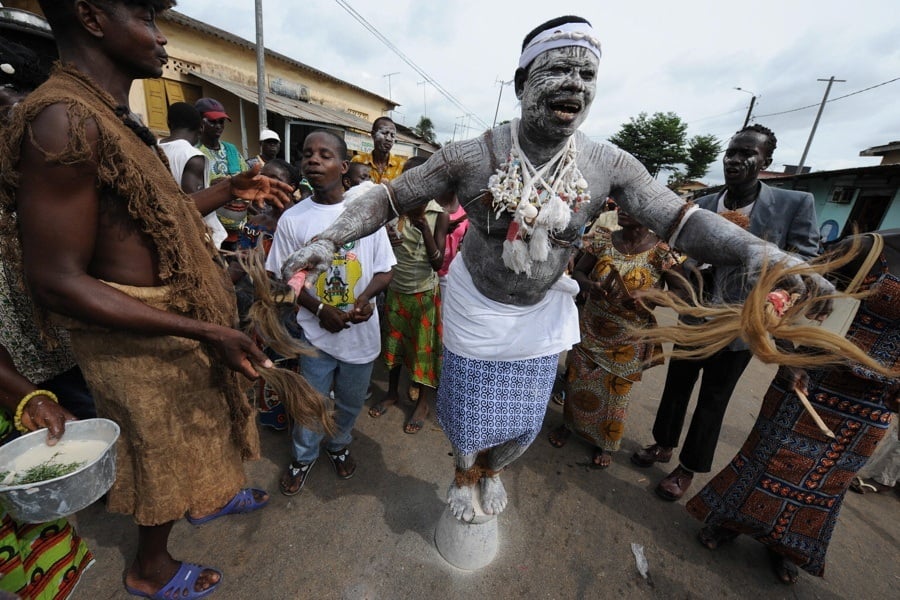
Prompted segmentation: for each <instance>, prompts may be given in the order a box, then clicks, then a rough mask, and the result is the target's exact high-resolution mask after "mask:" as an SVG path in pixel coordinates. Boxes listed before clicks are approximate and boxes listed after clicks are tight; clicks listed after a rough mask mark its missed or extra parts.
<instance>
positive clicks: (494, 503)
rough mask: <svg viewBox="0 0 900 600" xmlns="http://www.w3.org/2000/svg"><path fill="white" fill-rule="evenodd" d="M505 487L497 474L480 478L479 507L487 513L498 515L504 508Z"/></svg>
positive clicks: (505, 498) (505, 500)
mask: <svg viewBox="0 0 900 600" xmlns="http://www.w3.org/2000/svg"><path fill="white" fill-rule="evenodd" d="M506 502H507V497H506V488H504V487H503V482H502V481H500V476H499V475H492V476H487V475H485V476H484V477H482V478H481V509H482V510H483V511H484V512H485V514H488V515H499V514H500V513H502V512H503V509H504V508H506Z"/></svg>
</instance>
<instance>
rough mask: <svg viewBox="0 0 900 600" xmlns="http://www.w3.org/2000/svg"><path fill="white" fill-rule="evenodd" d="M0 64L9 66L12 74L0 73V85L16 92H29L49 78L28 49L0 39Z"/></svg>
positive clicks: (38, 59)
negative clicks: (9, 87) (8, 86)
mask: <svg viewBox="0 0 900 600" xmlns="http://www.w3.org/2000/svg"><path fill="white" fill-rule="evenodd" d="M0 64H4V65H9V66H10V67H11V68H12V69H13V72H12V73H7V72H6V71H0V84H3V85H11V86H12V87H13V88H14V89H15V90H16V91H19V92H30V91H32V90H34V89H35V88H36V87H38V86H39V85H41V84H42V83H44V81H46V80H47V77H49V76H50V73H49V71H47V69H46V68H45V67H44V65H43V64H41V60H40V57H38V55H37V54H35V53H34V52H33V51H32V50H30V49H29V48H26V47H25V46H22V45H21V44H17V43H15V42H12V41H10V40H7V39H4V38H2V37H0Z"/></svg>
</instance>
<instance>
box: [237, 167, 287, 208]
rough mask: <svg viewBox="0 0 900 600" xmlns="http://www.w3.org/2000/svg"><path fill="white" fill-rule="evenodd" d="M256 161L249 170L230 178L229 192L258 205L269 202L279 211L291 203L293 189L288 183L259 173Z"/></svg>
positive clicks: (261, 205)
mask: <svg viewBox="0 0 900 600" xmlns="http://www.w3.org/2000/svg"><path fill="white" fill-rule="evenodd" d="M259 169H260V165H259V163H256V164H255V165H253V167H252V168H251V169H250V170H249V171H243V172H242V173H238V174H237V175H234V176H233V177H232V178H231V181H230V183H231V193H232V195H234V196H235V197H237V198H240V199H242V200H248V201H250V202H253V203H254V204H256V205H257V206H259V207H263V206H265V205H266V204H271V205H272V206H273V207H274V208H275V210H276V211H278V212H279V213H280V212H282V211H284V210H285V208H286V207H288V206H290V204H291V194H292V193H293V191H294V190H293V189H292V188H291V186H289V185H288V184H286V183H284V182H281V181H278V180H277V179H272V178H271V177H266V176H265V175H260V174H259Z"/></svg>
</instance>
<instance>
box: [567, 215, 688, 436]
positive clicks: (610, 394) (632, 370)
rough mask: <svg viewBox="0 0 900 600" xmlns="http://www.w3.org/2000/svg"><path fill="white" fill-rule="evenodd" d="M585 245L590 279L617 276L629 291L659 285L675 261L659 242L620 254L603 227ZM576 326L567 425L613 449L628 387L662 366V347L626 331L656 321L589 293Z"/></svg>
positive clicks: (569, 370) (622, 423) (620, 432)
mask: <svg viewBox="0 0 900 600" xmlns="http://www.w3.org/2000/svg"><path fill="white" fill-rule="evenodd" d="M584 243H585V245H584V250H585V252H588V253H589V254H592V255H594V256H595V257H596V258H597V262H596V264H595V265H594V268H593V269H592V270H591V273H590V280H591V281H596V282H601V281H603V280H604V279H606V277H607V276H609V275H610V274H611V273H613V272H617V273H618V274H620V275H621V277H622V281H623V282H624V283H625V287H626V288H627V289H628V291H630V292H631V291H635V290H646V289H649V288H651V287H654V286H656V285H658V284H659V281H660V279H661V278H662V274H663V272H664V271H666V270H667V269H669V268H671V267H672V266H673V265H676V264H677V263H678V261H679V259H678V257H676V256H675V255H674V254H673V253H672V252H671V251H670V250H669V247H668V246H667V245H666V244H665V243H663V242H660V243H658V244H657V245H656V246H654V247H653V248H651V249H650V250H647V251H646V252H640V253H637V254H623V253H621V252H619V251H618V250H616V248H615V247H614V246H613V244H612V234H611V232H610V231H608V230H606V229H598V230H597V231H596V232H595V233H594V234H591V235H590V236H586V237H585V238H584ZM580 325H581V342H580V343H579V344H578V345H576V346H575V347H574V348H573V349H572V351H571V352H569V355H568V358H567V365H566V398H567V401H566V403H565V409H564V416H565V422H566V425H568V427H569V428H570V429H572V430H573V431H574V432H575V433H577V434H578V435H579V436H581V437H583V438H584V439H586V440H587V441H588V442H590V443H592V444H594V445H595V446H597V447H599V448H602V449H603V450H606V451H615V450H618V449H619V444H620V443H621V440H622V435H623V434H624V432H625V418H626V411H627V409H628V396H629V394H630V392H631V386H632V385H633V383H634V382H636V381H640V380H641V374H642V373H643V370H644V369H645V368H647V367H649V366H653V365H657V364H660V363H661V362H662V359H661V352H662V349H661V348H660V346H659V345H653V344H647V343H641V342H637V341H635V340H633V339H631V338H630V337H629V336H628V328H629V327H654V326H656V320H655V319H654V318H653V315H652V314H651V313H649V312H647V311H645V310H642V309H638V310H630V309H627V308H625V307H623V306H622V305H620V304H617V303H614V302H609V301H607V300H606V299H605V298H600V297H599V296H598V295H596V294H590V295H589V296H588V300H587V302H586V303H585V305H584V307H583V308H582V309H581V315H580Z"/></svg>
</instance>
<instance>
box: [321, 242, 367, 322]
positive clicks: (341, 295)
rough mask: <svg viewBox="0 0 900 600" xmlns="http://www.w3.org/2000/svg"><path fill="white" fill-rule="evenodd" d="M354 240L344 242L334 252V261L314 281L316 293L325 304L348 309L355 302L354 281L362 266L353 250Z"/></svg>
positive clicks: (358, 275) (357, 277)
mask: <svg viewBox="0 0 900 600" xmlns="http://www.w3.org/2000/svg"><path fill="white" fill-rule="evenodd" d="M355 247H356V242H349V243H347V244H344V245H343V246H342V247H341V248H339V249H338V250H337V251H336V252H335V253H334V261H333V262H332V263H331V266H330V267H329V268H328V270H327V271H325V272H324V273H322V274H321V275H319V279H318V281H316V294H317V295H318V296H319V298H320V299H321V300H322V302H324V303H326V304H330V305H331V306H334V307H336V308H339V309H341V310H349V309H350V308H351V307H352V306H353V304H354V303H355V302H356V294H355V293H354V290H355V289H356V283H357V282H358V281H359V279H360V277H362V266H361V265H360V264H359V258H358V257H357V256H356V253H355V252H353V248H355Z"/></svg>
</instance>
